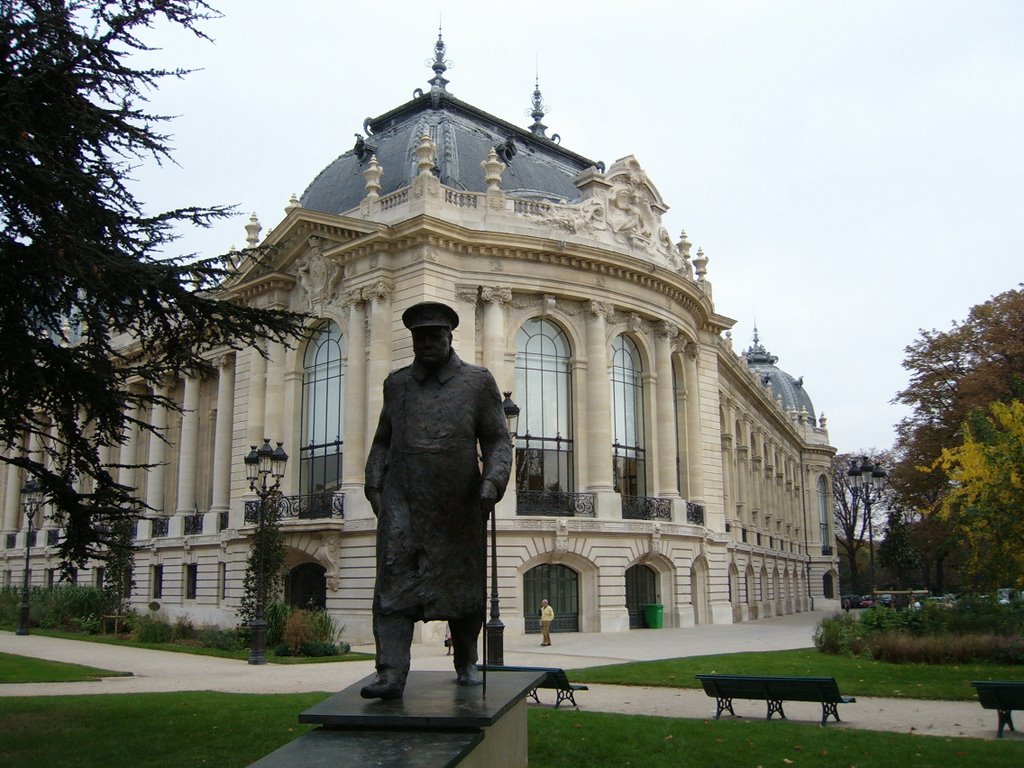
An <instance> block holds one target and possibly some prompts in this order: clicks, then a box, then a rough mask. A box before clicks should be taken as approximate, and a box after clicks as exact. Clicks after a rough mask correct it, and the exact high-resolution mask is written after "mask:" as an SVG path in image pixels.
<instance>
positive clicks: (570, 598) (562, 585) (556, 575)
mask: <svg viewBox="0 0 1024 768" xmlns="http://www.w3.org/2000/svg"><path fill="white" fill-rule="evenodd" d="M579 587H580V576H579V574H578V573H576V571H574V570H573V569H572V568H569V567H568V566H565V565H538V566H535V567H533V568H531V569H530V570H528V571H527V572H526V573H524V574H523V600H524V601H525V602H524V604H523V615H524V617H525V619H526V632H527V633H533V632H540V617H539V616H538V613H537V612H538V611H539V610H540V601H541V600H543V599H544V598H547V600H548V602H549V603H551V607H552V608H554V609H555V621H554V623H552V625H551V631H552V632H579V630H580V588H579Z"/></svg>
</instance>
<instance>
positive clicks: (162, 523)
mask: <svg viewBox="0 0 1024 768" xmlns="http://www.w3.org/2000/svg"><path fill="white" fill-rule="evenodd" d="M169 530H170V523H169V522H168V520H167V518H166V517H155V518H153V530H152V534H151V536H152V537H153V538H154V539H160V538H163V537H164V536H166V535H167V533H168V531H169Z"/></svg>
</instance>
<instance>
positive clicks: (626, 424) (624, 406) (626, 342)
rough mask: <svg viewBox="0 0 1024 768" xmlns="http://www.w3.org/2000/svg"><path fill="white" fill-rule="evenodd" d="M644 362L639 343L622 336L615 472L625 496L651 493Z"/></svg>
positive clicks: (615, 354) (617, 358) (615, 373)
mask: <svg viewBox="0 0 1024 768" xmlns="http://www.w3.org/2000/svg"><path fill="white" fill-rule="evenodd" d="M643 373H644V368H643V361H642V360H641V358H640V350H639V349H637V346H636V343H635V342H634V341H633V340H632V339H631V338H629V337H628V336H626V335H621V336H619V337H618V338H616V339H615V342H614V343H613V344H612V440H613V444H612V472H613V476H614V483H615V490H616V491H618V492H619V493H621V494H622V495H623V496H646V495H647V480H646V475H647V460H646V455H647V451H646V448H645V445H644V381H643Z"/></svg>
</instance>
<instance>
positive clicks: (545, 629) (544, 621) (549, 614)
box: [540, 597, 555, 646]
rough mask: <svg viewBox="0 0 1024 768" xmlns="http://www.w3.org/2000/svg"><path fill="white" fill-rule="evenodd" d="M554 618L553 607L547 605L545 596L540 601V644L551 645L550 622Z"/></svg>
mask: <svg viewBox="0 0 1024 768" xmlns="http://www.w3.org/2000/svg"><path fill="white" fill-rule="evenodd" d="M554 620H555V609H554V608H552V607H551V606H550V605H548V599H547V598H546V597H545V598H544V599H543V600H541V601H540V635H541V643H540V644H541V646H545V645H551V622H552V621H554Z"/></svg>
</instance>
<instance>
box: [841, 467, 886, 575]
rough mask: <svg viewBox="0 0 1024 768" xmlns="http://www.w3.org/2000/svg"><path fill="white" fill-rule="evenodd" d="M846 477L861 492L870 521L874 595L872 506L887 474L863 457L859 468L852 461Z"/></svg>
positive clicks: (871, 573)
mask: <svg viewBox="0 0 1024 768" xmlns="http://www.w3.org/2000/svg"><path fill="white" fill-rule="evenodd" d="M846 475H847V477H849V478H850V489H851V490H852V492H853V493H854V494H857V493H858V492H859V493H860V497H861V500H862V501H863V502H864V514H865V515H866V516H867V521H868V569H869V576H870V579H871V591H872V593H873V592H874V591H875V526H874V523H873V521H872V520H871V504H872V503H873V502H875V501H878V496H879V494H880V493H881V491H882V487H883V486H884V485H885V478H886V474H885V470H883V469H882V466H881V465H880V464H872V463H871V460H870V459H868V457H867V456H861V457H860V466H857V462H856V461H851V462H850V469H849V470H847V472H846ZM872 492H873V494H872Z"/></svg>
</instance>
